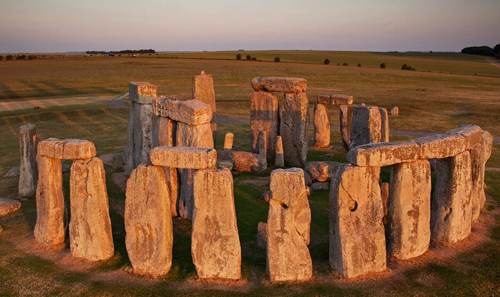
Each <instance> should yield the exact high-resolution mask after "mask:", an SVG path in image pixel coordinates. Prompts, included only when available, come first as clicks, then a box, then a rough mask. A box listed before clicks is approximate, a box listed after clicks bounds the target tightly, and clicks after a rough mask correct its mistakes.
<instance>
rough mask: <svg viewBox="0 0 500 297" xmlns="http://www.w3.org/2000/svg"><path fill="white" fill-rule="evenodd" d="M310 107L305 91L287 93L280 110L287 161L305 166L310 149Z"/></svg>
mask: <svg viewBox="0 0 500 297" xmlns="http://www.w3.org/2000/svg"><path fill="white" fill-rule="evenodd" d="M308 109H309V101H308V100H307V96H306V94H305V93H299V94H285V95H284V96H283V101H282V106H281V110H280V119H281V124H280V135H281V138H282V141H283V149H284V158H285V163H287V164H288V165H289V166H296V167H304V165H305V163H306V158H307V150H308V133H307V132H308V130H309V127H308V124H307V122H308V114H309V113H308Z"/></svg>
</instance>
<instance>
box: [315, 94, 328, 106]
mask: <svg viewBox="0 0 500 297" xmlns="http://www.w3.org/2000/svg"><path fill="white" fill-rule="evenodd" d="M316 102H318V103H320V104H330V95H318V98H317V100H316Z"/></svg>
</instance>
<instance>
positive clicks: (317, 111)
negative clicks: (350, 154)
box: [313, 103, 330, 148]
mask: <svg viewBox="0 0 500 297" xmlns="http://www.w3.org/2000/svg"><path fill="white" fill-rule="evenodd" d="M313 125H314V147H315V148H327V147H329V146H330V114H329V112H328V108H327V107H326V105H324V104H321V103H316V104H315V105H314V121H313Z"/></svg>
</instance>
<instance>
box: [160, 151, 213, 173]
mask: <svg viewBox="0 0 500 297" xmlns="http://www.w3.org/2000/svg"><path fill="white" fill-rule="evenodd" d="M216 162H217V151H216V150H214V149H211V148H196V147H185V146H184V147H182V146H158V147H155V148H154V149H153V150H152V151H151V163H153V165H156V166H164V167H174V168H182V169H207V168H213V167H214V166H215V163H216Z"/></svg>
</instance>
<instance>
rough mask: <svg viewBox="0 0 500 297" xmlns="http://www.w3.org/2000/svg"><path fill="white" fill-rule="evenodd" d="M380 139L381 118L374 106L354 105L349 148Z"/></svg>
mask: <svg viewBox="0 0 500 297" xmlns="http://www.w3.org/2000/svg"><path fill="white" fill-rule="evenodd" d="M381 140H382V118H381V115H380V111H379V108H378V107H376V106H359V105H357V106H354V111H353V114H352V125H351V135H350V148H351V149H352V148H354V147H356V146H359V145H363V144H369V143H376V142H380V141H381Z"/></svg>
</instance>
